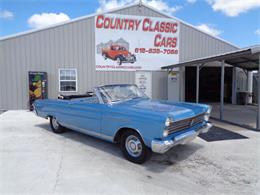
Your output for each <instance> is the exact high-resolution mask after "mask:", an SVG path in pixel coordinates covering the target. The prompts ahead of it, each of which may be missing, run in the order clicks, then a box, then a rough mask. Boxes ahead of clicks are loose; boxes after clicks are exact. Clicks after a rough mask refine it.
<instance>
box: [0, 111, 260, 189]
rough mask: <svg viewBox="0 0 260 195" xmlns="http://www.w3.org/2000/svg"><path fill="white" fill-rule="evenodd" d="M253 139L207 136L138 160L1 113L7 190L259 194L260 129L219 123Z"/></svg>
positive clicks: (41, 122) (2, 175)
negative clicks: (208, 139) (210, 138)
mask: <svg viewBox="0 0 260 195" xmlns="http://www.w3.org/2000/svg"><path fill="white" fill-rule="evenodd" d="M215 125H216V126H220V127H222V128H226V129H231V130H232V131H236V132H238V133H240V134H242V135H244V136H247V137H249V138H250V139H241V140H227V141H216V142H206V141H204V140H202V139H201V138H197V139H195V140H194V141H193V142H191V143H189V144H187V145H184V146H177V147H175V148H174V149H172V150H170V151H169V152H167V153H166V154H164V155H159V154H154V155H153V157H152V159H151V160H150V161H149V162H147V163H145V164H143V165H136V164H133V163H130V162H128V161H126V160H125V159H124V158H123V157H122V155H121V152H120V150H119V148H118V147H117V146H116V145H114V144H111V143H108V142H105V141H101V140H99V139H95V138H92V137H90V136H86V135H83V134H81V133H77V132H73V131H69V132H67V133H64V134H62V135H57V134H53V133H52V132H51V131H50V128H49V125H48V121H47V120H45V119H41V118H38V117H36V116H35V115H34V114H33V113H31V112H27V111H8V112H5V113H3V114H1V115H0V159H1V160H0V193H3V194H6V193H31V194H39V193H53V194H55V193H57V194H58V193H59V194H60V193H71V194H75V193H100V194H101V193H102V194H130V193H142V194H191V193H192V194H259V192H260V182H259V179H260V163H259V162H260V150H259V149H260V148H259V145H260V132H254V131H249V130H244V129H241V128H238V127H234V126H231V125H227V124H223V123H220V122H215Z"/></svg>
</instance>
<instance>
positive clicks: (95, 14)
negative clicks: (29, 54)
mask: <svg viewBox="0 0 260 195" xmlns="http://www.w3.org/2000/svg"><path fill="white" fill-rule="evenodd" d="M134 6H143V7H146V8H148V9H151V10H153V11H155V12H157V13H159V14H161V15H163V16H165V17H168V18H172V19H175V20H177V21H179V22H180V23H182V24H184V25H187V26H189V27H191V28H193V29H195V30H197V31H199V32H201V33H204V34H206V35H208V36H210V37H212V38H214V39H217V40H219V41H222V42H224V43H226V44H228V45H231V46H233V47H236V48H237V49H239V48H240V47H238V46H236V45H234V44H232V43H230V42H228V41H226V40H224V39H222V38H220V37H216V36H213V35H211V34H209V33H206V32H204V31H202V30H200V29H198V28H196V27H195V26H193V25H192V24H189V23H187V22H184V21H183V20H181V19H179V18H176V17H174V16H171V15H169V14H165V13H163V12H162V11H159V10H157V9H155V8H153V7H151V6H149V5H147V4H144V3H143V2H142V3H141V4H140V3H139V2H137V3H133V4H131V5H126V6H122V7H119V8H115V9H111V10H108V11H103V12H99V13H94V14H89V15H86V16H82V17H78V18H75V19H72V20H69V21H66V22H61V23H58V24H54V25H50V26H47V27H43V28H40V29H34V30H29V31H25V32H21V33H17V34H13V35H9V36H5V37H1V38H0V41H3V40H6V39H11V38H15V37H18V36H22V35H27V34H30V33H34V32H38V31H42V30H47V29H50V28H55V27H58V26H62V25H65V24H70V23H73V22H77V21H80V20H83V19H87V18H91V17H95V16H97V15H100V14H108V13H111V12H116V11H119V10H122V9H126V8H130V7H134Z"/></svg>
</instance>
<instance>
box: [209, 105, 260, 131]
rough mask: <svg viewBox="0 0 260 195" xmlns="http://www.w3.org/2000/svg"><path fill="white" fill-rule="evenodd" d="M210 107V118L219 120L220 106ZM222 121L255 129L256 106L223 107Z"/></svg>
mask: <svg viewBox="0 0 260 195" xmlns="http://www.w3.org/2000/svg"><path fill="white" fill-rule="evenodd" d="M211 105H212V114H211V115H212V116H213V117H215V118H219V110H220V106H219V104H218V103H216V104H211ZM223 116H224V120H226V121H230V122H233V123H236V124H239V125H243V126H245V127H249V128H256V116H257V106H253V105H233V104H225V105H224V115H223Z"/></svg>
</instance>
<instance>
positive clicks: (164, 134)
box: [163, 129, 169, 137]
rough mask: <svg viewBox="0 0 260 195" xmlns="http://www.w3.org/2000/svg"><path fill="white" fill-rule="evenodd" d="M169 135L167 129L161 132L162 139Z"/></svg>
mask: <svg viewBox="0 0 260 195" xmlns="http://www.w3.org/2000/svg"><path fill="white" fill-rule="evenodd" d="M168 135H169V131H168V129H164V131H163V137H167V136H168Z"/></svg>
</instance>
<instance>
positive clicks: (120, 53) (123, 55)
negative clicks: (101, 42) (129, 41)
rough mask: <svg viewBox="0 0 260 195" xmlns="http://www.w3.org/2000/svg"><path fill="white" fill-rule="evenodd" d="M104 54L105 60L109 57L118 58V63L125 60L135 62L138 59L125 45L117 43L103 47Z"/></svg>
mask: <svg viewBox="0 0 260 195" xmlns="http://www.w3.org/2000/svg"><path fill="white" fill-rule="evenodd" d="M102 56H103V57H104V59H105V60H106V59H107V58H109V59H111V60H116V62H117V64H118V65H121V64H122V63H123V62H128V63H134V62H135V61H136V57H135V55H134V54H131V53H130V52H129V51H128V50H127V49H126V48H125V47H124V46H120V45H115V44H113V45H111V46H110V47H109V48H103V49H102Z"/></svg>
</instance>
